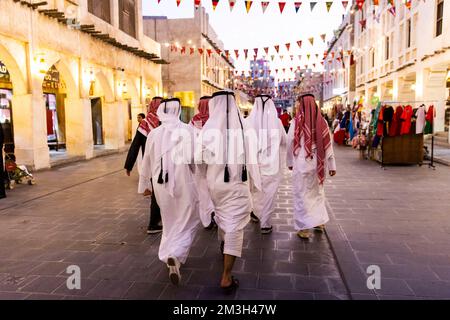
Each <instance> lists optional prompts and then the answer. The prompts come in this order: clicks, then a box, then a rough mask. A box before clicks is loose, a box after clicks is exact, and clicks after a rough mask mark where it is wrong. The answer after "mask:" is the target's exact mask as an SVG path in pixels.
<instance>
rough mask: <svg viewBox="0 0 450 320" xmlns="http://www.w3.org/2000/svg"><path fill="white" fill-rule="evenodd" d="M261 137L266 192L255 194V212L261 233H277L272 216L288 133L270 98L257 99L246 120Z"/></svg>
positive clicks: (259, 163) (262, 168) (262, 169)
mask: <svg viewBox="0 0 450 320" xmlns="http://www.w3.org/2000/svg"><path fill="white" fill-rule="evenodd" d="M246 122H248V123H249V124H250V125H251V127H252V128H254V129H255V131H256V136H257V137H258V141H257V145H258V165H259V169H260V174H261V187H262V190H261V191H259V190H252V197H253V201H252V202H253V212H254V213H255V215H256V216H257V217H258V218H259V220H260V222H261V233H262V234H270V233H271V232H272V231H273V226H272V215H273V212H274V209H275V200H276V195H277V191H278V187H279V185H280V182H281V179H282V178H283V171H282V170H283V169H284V168H285V161H284V160H285V159H286V158H285V157H286V131H285V128H284V126H283V123H282V122H281V120H280V119H279V118H278V112H277V109H276V108H275V104H274V103H273V100H272V98H271V97H270V96H268V95H260V96H257V97H256V98H255V104H254V106H253V109H252V111H251V113H250V116H249V117H248V118H247V119H246Z"/></svg>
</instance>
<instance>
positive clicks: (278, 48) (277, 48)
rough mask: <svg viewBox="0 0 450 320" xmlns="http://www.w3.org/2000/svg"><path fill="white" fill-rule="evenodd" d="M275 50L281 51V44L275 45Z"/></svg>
mask: <svg viewBox="0 0 450 320" xmlns="http://www.w3.org/2000/svg"><path fill="white" fill-rule="evenodd" d="M275 50H276V52H277V53H279V52H280V46H279V45H276V46H275Z"/></svg>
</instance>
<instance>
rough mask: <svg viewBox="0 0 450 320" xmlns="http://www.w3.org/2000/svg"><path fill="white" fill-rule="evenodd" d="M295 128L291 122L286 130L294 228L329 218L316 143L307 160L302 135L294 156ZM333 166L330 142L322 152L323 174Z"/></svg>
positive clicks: (311, 225)
mask: <svg viewBox="0 0 450 320" xmlns="http://www.w3.org/2000/svg"><path fill="white" fill-rule="evenodd" d="M294 132H295V125H292V126H291V128H290V129H289V133H288V147H287V166H288V167H293V176H292V184H293V198H294V224H295V229H296V230H297V231H301V230H307V229H311V228H314V227H317V226H320V225H323V224H326V223H327V222H328V221H329V220H330V218H329V216H328V212H327V208H326V205H325V191H324V186H323V185H320V183H319V178H318V176H317V156H316V147H315V145H313V147H312V150H313V159H308V160H306V152H305V148H304V147H303V146H304V141H303V140H304V139H303V138H302V141H301V148H300V151H299V154H298V156H294V152H293V149H294V147H293V146H294ZM329 170H336V161H335V158H334V152H333V145H331V146H330V148H329V149H328V150H327V152H326V155H325V174H327V172H328V171H329Z"/></svg>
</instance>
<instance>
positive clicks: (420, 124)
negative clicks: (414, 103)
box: [416, 105, 425, 134]
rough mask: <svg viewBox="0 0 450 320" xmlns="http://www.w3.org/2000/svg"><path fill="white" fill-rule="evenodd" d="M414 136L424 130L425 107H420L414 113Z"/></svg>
mask: <svg viewBox="0 0 450 320" xmlns="http://www.w3.org/2000/svg"><path fill="white" fill-rule="evenodd" d="M416 119H417V120H416V134H422V133H423V129H424V128H425V105H421V106H420V107H419V109H417V112H416Z"/></svg>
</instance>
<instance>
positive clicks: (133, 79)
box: [0, 0, 164, 169]
mask: <svg viewBox="0 0 450 320" xmlns="http://www.w3.org/2000/svg"><path fill="white" fill-rule="evenodd" d="M31 3H35V4H31ZM0 12H1V16H2V18H1V19H0V121H1V123H2V126H3V130H4V132H5V135H6V140H7V141H6V142H7V144H6V146H5V151H6V152H7V153H11V152H14V154H15V156H16V158H17V162H18V163H20V164H25V165H28V166H30V167H32V168H34V169H41V168H47V167H50V166H51V164H52V163H53V161H52V159H53V155H58V156H60V154H61V152H62V153H63V154H64V153H65V154H67V156H68V157H77V158H87V159H89V158H92V157H94V156H95V154H96V152H98V150H102V149H103V150H105V149H112V150H117V149H120V148H122V147H123V146H124V145H125V143H126V141H128V140H129V139H131V137H132V135H133V133H134V131H135V128H136V120H135V118H136V114H137V113H140V112H143V111H144V110H145V100H146V98H149V97H151V96H153V95H158V94H162V80H161V63H164V61H162V60H161V59H160V45H159V44H158V43H157V42H155V41H153V40H152V39H150V38H149V37H147V36H144V33H143V25H142V19H141V17H142V8H141V1H137V0H136V1H135V0H70V1H69V0H48V1H47V2H39V1H14V0H2V1H0ZM55 150H58V151H55Z"/></svg>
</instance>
